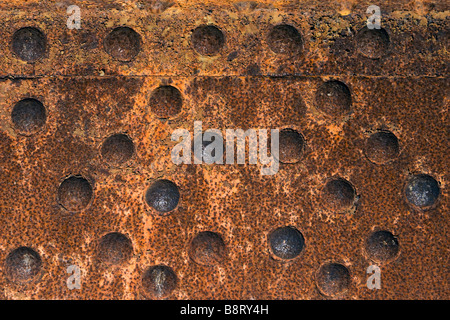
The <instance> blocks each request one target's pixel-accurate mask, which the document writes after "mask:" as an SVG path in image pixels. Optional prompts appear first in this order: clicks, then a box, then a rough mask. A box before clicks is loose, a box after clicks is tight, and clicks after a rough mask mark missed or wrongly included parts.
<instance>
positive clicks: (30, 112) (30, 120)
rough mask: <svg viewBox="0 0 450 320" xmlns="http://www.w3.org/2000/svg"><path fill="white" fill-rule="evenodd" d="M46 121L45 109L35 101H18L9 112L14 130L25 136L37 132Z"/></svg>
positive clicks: (29, 99)
mask: <svg viewBox="0 0 450 320" xmlns="http://www.w3.org/2000/svg"><path fill="white" fill-rule="evenodd" d="M46 119H47V115H46V111H45V107H44V105H43V104H42V103H41V102H40V101H38V100H36V99H31V98H27V99H23V100H20V101H19V102H17V103H16V105H15V106H14V108H13V110H12V112H11V120H12V122H13V124H14V128H15V130H16V131H17V132H18V133H20V134H23V135H26V136H28V135H32V134H34V133H36V132H37V131H39V130H40V129H41V128H42V127H43V126H44V124H45V121H46Z"/></svg>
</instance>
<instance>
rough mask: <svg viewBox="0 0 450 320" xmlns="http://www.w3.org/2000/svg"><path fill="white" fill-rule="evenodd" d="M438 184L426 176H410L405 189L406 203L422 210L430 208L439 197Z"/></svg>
mask: <svg viewBox="0 0 450 320" xmlns="http://www.w3.org/2000/svg"><path fill="white" fill-rule="evenodd" d="M439 193H440V189H439V184H438V182H437V181H436V180H435V179H434V178H433V177H431V176H429V175H426V174H418V175H415V176H412V177H411V178H410V179H409V180H408V182H407V183H406V187H405V195H406V199H407V200H408V202H409V203H410V204H411V205H413V206H415V207H417V208H419V209H422V210H425V209H429V208H431V207H432V206H433V205H434V204H435V203H436V201H437V199H438V197H439Z"/></svg>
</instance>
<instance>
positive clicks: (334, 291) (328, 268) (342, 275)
mask: <svg viewBox="0 0 450 320" xmlns="http://www.w3.org/2000/svg"><path fill="white" fill-rule="evenodd" d="M316 284H317V288H318V289H319V291H320V292H321V293H322V294H324V295H326V296H336V295H339V294H342V293H344V292H345V291H347V290H348V287H349V286H350V272H349V271H348V269H347V268H346V267H345V266H344V265H342V264H339V263H326V264H324V265H322V266H321V267H320V269H319V270H318V271H317V273H316Z"/></svg>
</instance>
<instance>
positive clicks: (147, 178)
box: [0, 0, 450, 300]
mask: <svg viewBox="0 0 450 320" xmlns="http://www.w3.org/2000/svg"><path fill="white" fill-rule="evenodd" d="M71 5H73V4H72V3H70V2H69V1H60V2H54V1H27V2H21V1H12V2H11V1H8V2H6V1H2V2H1V3H0V21H2V22H3V23H2V26H3V27H2V29H1V30H0V34H1V36H0V51H1V52H2V57H1V59H0V72H1V79H0V97H1V99H0V164H1V167H0V181H1V189H0V190H1V192H0V227H1V230H2V237H1V238H0V270H1V273H0V288H1V290H0V298H2V299H180V300H184V299H238V300H244V299H245V300H248V299H257V300H260V299H268V300H274V299H286V300H287V299H295V300H297V299H448V298H449V297H450V289H449V285H448V282H449V258H448V257H449V240H450V238H449V237H450V236H449V234H450V223H449V217H448V214H449V207H448V203H449V194H448V183H449V172H448V167H449V138H448V137H449V117H448V106H449V81H448V68H449V51H448V49H449V48H448V45H449V41H448V40H449V9H450V8H449V5H448V3H446V2H445V1H442V2H441V1H412V2H411V1H380V2H379V3H378V4H376V5H378V6H379V8H380V9H381V26H382V29H374V30H369V29H368V28H367V26H366V24H367V19H368V16H369V14H368V13H367V12H366V10H367V8H368V7H369V6H370V5H372V3H370V2H368V1H343V2H341V1H329V2H326V3H325V2H323V1H313V0H305V1H241V2H238V1H237V2H234V1H233V2H231V1H230V2H220V1H173V2H169V1H132V0H130V1H78V2H77V3H76V4H75V5H76V6H77V8H78V9H80V11H79V12H80V18H81V20H80V23H81V24H80V26H79V27H80V28H79V29H78V28H69V27H68V23H69V22H68V19H69V20H70V19H72V18H73V14H74V12H76V9H77V8H75V9H74V8H73V7H72V9H73V10H75V11H70V12H68V11H67V8H68V7H69V6H71ZM71 21H72V22H73V21H74V20H71ZM200 121H201V124H202V129H203V131H204V130H207V129H217V130H218V131H219V132H221V133H222V134H223V136H225V132H226V130H227V129H235V130H236V129H242V130H248V129H252V128H253V129H259V130H271V129H279V130H280V135H279V155H278V157H277V159H279V160H280V161H279V163H278V162H277V163H278V164H279V167H278V170H277V171H276V172H275V174H273V175H264V174H262V169H263V167H265V165H264V164H262V163H261V162H260V161H258V162H257V163H256V164H252V163H250V161H249V158H248V157H247V158H246V162H245V164H230V163H223V164H218V163H214V164H205V163H202V164H194V163H191V164H185V163H184V164H176V163H174V161H173V159H172V151H173V150H174V148H175V147H176V146H177V145H178V143H179V140H176V141H174V140H173V139H172V135H173V133H174V132H176V131H177V130H179V129H185V131H184V132H188V135H189V137H190V138H194V126H195V124H196V123H199V122H200ZM272 140H273V137H272ZM227 143H228V141H227ZM262 149H263V148H262V146H261V145H259V153H260V154H261V153H262V152H266V151H267V150H266V149H267V148H265V149H264V150H262ZM269 149H270V148H269ZM189 151H190V150H189ZM269 151H270V150H269ZM271 151H272V153H273V149H272V150H271ZM227 152H228V150H227ZM247 153H248V154H246V155H249V153H250V148H249V150H247ZM273 155H275V154H273ZM224 162H225V161H224ZM368 269H369V270H371V271H370V272H368V271H369V270H368ZM372 271H373V273H372ZM376 273H378V275H379V276H380V278H379V279H381V287H379V288H373V287H370V285H369V282H370V281H368V279H369V277H371V275H372V274H376Z"/></svg>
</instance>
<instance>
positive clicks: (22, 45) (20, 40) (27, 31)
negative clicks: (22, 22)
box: [12, 27, 47, 62]
mask: <svg viewBox="0 0 450 320" xmlns="http://www.w3.org/2000/svg"><path fill="white" fill-rule="evenodd" d="M46 46H47V40H46V38H45V35H44V34H43V33H42V32H41V31H39V30H38V29H36V28H33V27H25V28H21V29H19V30H17V31H16V32H15V33H14V35H13V38H12V50H13V52H14V53H15V54H16V55H17V56H18V57H19V58H20V59H22V60H24V61H27V62H34V61H36V60H38V59H40V58H41V57H42V56H43V55H44V54H45V50H46Z"/></svg>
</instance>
